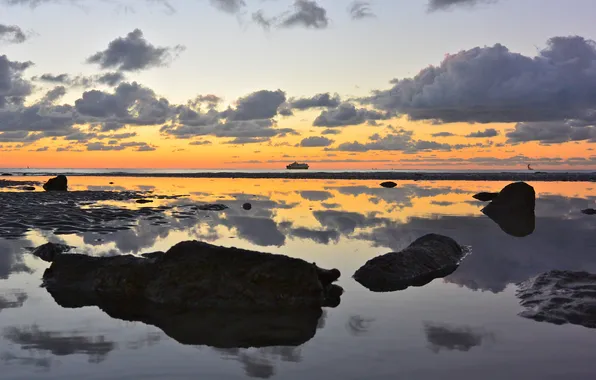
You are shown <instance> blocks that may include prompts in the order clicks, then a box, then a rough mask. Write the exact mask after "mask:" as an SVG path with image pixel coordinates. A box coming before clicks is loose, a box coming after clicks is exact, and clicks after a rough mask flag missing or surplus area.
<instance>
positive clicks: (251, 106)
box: [224, 90, 286, 121]
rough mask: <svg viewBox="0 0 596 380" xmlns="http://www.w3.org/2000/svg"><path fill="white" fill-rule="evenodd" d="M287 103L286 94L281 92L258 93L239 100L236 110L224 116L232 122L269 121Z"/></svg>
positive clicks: (266, 91) (263, 91) (265, 91)
mask: <svg viewBox="0 0 596 380" xmlns="http://www.w3.org/2000/svg"><path fill="white" fill-rule="evenodd" d="M285 101H286V93H285V92H283V91H281V90H277V91H269V90H261V91H256V92H253V93H252V94H249V95H246V96H244V97H242V98H240V99H238V101H237V102H236V108H235V109H231V108H230V109H228V110H227V111H224V116H225V117H226V118H227V119H228V120H230V121H242V120H257V119H269V118H272V117H274V116H276V115H277V111H278V109H279V106H280V105H282V104H283V103H284V102H285Z"/></svg>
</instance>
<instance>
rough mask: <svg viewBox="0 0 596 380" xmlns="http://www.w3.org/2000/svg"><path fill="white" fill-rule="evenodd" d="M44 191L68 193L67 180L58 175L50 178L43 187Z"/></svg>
mask: <svg viewBox="0 0 596 380" xmlns="http://www.w3.org/2000/svg"><path fill="white" fill-rule="evenodd" d="M43 189H44V190H45V191H68V179H67V178H66V176H65V175H62V174H61V175H59V176H57V177H54V178H50V179H49V180H48V182H46V183H45V184H44V185H43Z"/></svg>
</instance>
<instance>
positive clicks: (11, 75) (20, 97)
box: [0, 55, 33, 108]
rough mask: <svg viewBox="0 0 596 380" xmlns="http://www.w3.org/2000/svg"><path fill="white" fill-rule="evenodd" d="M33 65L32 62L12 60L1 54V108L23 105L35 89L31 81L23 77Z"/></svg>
mask: <svg viewBox="0 0 596 380" xmlns="http://www.w3.org/2000/svg"><path fill="white" fill-rule="evenodd" d="M31 66H33V63H32V62H18V61H10V60H9V59H8V57H7V56H6V55H0V108H4V107H6V105H11V104H12V105H21V104H23V103H24V101H25V98H26V97H27V96H29V95H30V94H31V92H32V91H33V86H32V85H31V83H30V82H29V81H27V80H25V79H23V72H24V71H25V70H27V69H28V68H29V67H31Z"/></svg>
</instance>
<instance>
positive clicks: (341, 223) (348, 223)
mask: <svg viewBox="0 0 596 380" xmlns="http://www.w3.org/2000/svg"><path fill="white" fill-rule="evenodd" d="M313 215H314V217H315V218H316V219H317V221H318V222H319V223H321V225H322V226H323V227H326V228H328V229H334V230H338V231H339V232H340V233H342V234H345V235H349V234H351V233H352V232H354V230H355V229H356V228H364V227H371V226H374V225H378V224H379V223H380V222H381V221H382V219H379V218H375V217H372V216H366V215H364V214H359V213H357V212H347V211H335V210H325V211H315V212H313Z"/></svg>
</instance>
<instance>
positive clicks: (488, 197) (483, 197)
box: [472, 191, 499, 202]
mask: <svg viewBox="0 0 596 380" xmlns="http://www.w3.org/2000/svg"><path fill="white" fill-rule="evenodd" d="M498 196H499V193H487V192H484V191H483V192H481V193H478V194H475V195H474V196H472V198H474V199H478V200H479V201H481V202H489V201H492V200H493V199H495V198H496V197H498Z"/></svg>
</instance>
